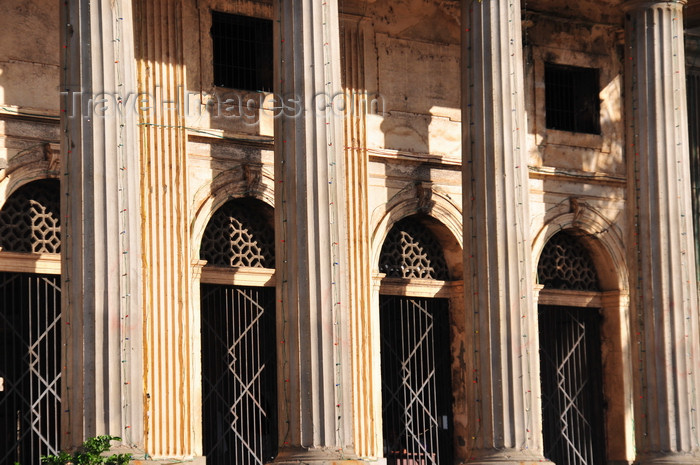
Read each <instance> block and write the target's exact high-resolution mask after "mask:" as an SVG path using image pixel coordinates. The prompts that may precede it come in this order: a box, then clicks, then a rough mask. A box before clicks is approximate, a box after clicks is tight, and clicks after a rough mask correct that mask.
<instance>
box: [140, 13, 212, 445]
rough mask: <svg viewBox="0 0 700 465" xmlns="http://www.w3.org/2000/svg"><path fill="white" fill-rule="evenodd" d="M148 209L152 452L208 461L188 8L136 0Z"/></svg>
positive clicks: (147, 385) (145, 301)
mask: <svg viewBox="0 0 700 465" xmlns="http://www.w3.org/2000/svg"><path fill="white" fill-rule="evenodd" d="M134 5H135V9H136V13H137V18H138V21H136V23H135V27H136V29H137V34H136V43H137V49H136V52H137V54H136V63H137V77H138V85H139V92H140V95H139V96H140V101H139V102H138V103H137V108H138V115H139V117H140V119H139V124H140V129H141V147H140V149H141V150H140V156H141V164H142V167H143V169H142V171H141V173H140V175H141V177H140V181H141V195H142V198H141V203H142V206H143V215H142V233H143V245H142V247H143V260H144V273H143V274H144V276H143V278H144V279H143V297H142V300H141V305H142V306H143V311H144V313H145V329H144V340H145V341H144V359H145V366H146V371H145V376H144V395H145V397H146V401H145V402H146V433H145V435H146V452H147V453H148V455H150V456H152V457H156V458H159V457H183V456H185V457H187V456H193V455H194V456H196V455H201V453H202V451H201V424H199V423H195V421H194V419H195V418H198V417H199V414H198V413H197V412H196V410H197V409H198V408H199V405H197V406H195V405H194V402H193V395H194V394H193V393H194V392H195V390H197V389H198V386H197V384H196V383H198V382H199V379H195V377H194V373H193V366H194V364H195V360H193V358H194V357H200V356H201V355H200V354H199V353H197V352H196V351H195V350H194V349H193V347H192V344H193V342H192V340H193V335H192V333H193V331H198V330H199V328H195V326H194V324H193V315H192V314H191V307H190V306H189V303H190V302H192V296H191V293H192V289H191V288H192V280H191V275H192V267H191V257H190V255H189V254H190V252H189V251H190V242H189V237H190V230H189V218H190V216H189V214H190V212H189V204H188V199H189V193H188V183H187V169H188V165H187V152H186V143H187V134H186V130H185V129H184V127H185V122H184V120H185V109H184V103H183V102H184V88H185V85H186V82H185V64H184V51H183V47H184V44H183V42H184V41H183V27H184V22H183V1H182V0H135V1H134Z"/></svg>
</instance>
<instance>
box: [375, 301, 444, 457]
mask: <svg viewBox="0 0 700 465" xmlns="http://www.w3.org/2000/svg"><path fill="white" fill-rule="evenodd" d="M379 315H380V331H381V340H382V360H381V363H382V403H383V404H382V405H383V408H382V418H383V423H384V448H385V451H384V456H385V457H386V458H387V464H388V465H437V464H450V463H452V433H451V430H452V415H451V404H452V388H451V382H450V345H449V344H450V342H449V341H450V331H449V319H448V301H447V300H446V299H418V298H408V297H398V296H380V313H379Z"/></svg>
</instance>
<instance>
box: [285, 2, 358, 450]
mask: <svg viewBox="0 0 700 465" xmlns="http://www.w3.org/2000/svg"><path fill="white" fill-rule="evenodd" d="M273 8H274V14H275V22H274V27H275V34H274V41H275V80H276V83H275V94H276V96H277V103H278V105H276V106H277V107H278V109H279V112H280V113H281V114H280V115H279V116H278V117H277V119H276V123H275V222H276V224H275V231H276V238H277V248H276V255H277V260H276V261H277V279H278V281H277V282H278V287H277V289H278V296H279V298H278V314H279V315H280V316H279V318H278V325H279V326H278V333H279V335H280V339H281V342H282V344H280V349H279V360H280V361H281V365H282V366H281V370H282V373H281V376H280V379H282V380H283V383H282V385H281V386H280V390H279V395H278V398H279V399H280V434H279V437H280V443H281V444H280V454H279V456H278V458H277V462H284V463H299V462H300V461H302V462H303V463H309V462H312V463H325V462H329V461H338V460H343V459H346V458H349V457H352V456H353V455H354V451H353V450H352V441H353V428H352V425H353V420H352V403H353V393H352V378H351V362H350V358H349V354H350V350H351V343H350V338H349V334H350V328H349V326H350V321H349V315H348V313H349V308H350V307H349V306H348V303H347V288H348V270H347V269H346V266H347V263H348V257H347V251H348V243H347V240H348V239H347V232H346V229H345V224H346V216H345V210H344V208H345V195H344V187H345V174H344V151H343V150H344V145H343V122H342V119H341V118H342V110H343V109H342V107H341V108H337V105H340V104H341V103H342V101H343V92H342V88H341V79H340V78H341V74H340V47H339V45H340V44H339V41H340V39H339V27H338V9H337V2H336V0H329V1H327V2H319V1H313V0H300V1H291V0H276V1H275V2H274V4H273ZM281 101H283V102H281ZM282 103H283V104H284V105H282Z"/></svg>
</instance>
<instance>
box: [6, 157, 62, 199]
mask: <svg viewBox="0 0 700 465" xmlns="http://www.w3.org/2000/svg"><path fill="white" fill-rule="evenodd" d="M49 165H50V162H49V161H45V160H41V161H36V162H32V163H27V164H24V165H21V166H18V167H8V168H6V169H5V170H0V206H2V205H4V204H5V202H6V201H7V199H8V198H9V197H10V196H11V195H12V194H13V193H15V192H16V191H17V190H18V189H19V188H21V187H22V186H24V185H25V184H29V183H30V182H32V181H39V180H42V179H58V172H57V171H55V170H51V169H50V167H49ZM11 168H12V169H11Z"/></svg>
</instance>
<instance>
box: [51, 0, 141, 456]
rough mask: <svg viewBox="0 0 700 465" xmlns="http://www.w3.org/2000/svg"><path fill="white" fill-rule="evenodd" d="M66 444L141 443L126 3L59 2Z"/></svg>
mask: <svg viewBox="0 0 700 465" xmlns="http://www.w3.org/2000/svg"><path fill="white" fill-rule="evenodd" d="M61 5H62V6H61V11H62V14H61V27H62V33H61V42H62V47H61V50H62V59H61V110H62V117H61V128H62V141H61V151H62V166H61V193H62V195H61V212H62V225H61V227H62V236H63V237H62V239H63V247H62V251H61V252H62V253H61V256H62V266H63V274H62V276H63V292H62V306H63V312H64V318H63V320H64V322H65V325H64V327H63V329H62V333H63V334H64V341H63V342H64V347H65V351H64V352H63V358H64V363H63V366H64V368H63V374H62V381H61V384H62V398H63V401H64V404H63V409H64V414H63V421H62V429H63V431H62V433H63V435H64V443H63V446H64V447H66V448H73V447H75V446H77V445H79V444H80V443H81V442H82V441H83V439H84V438H86V437H89V436H95V435H99V434H112V435H117V436H121V437H123V438H124V439H125V441H126V443H127V444H128V445H130V446H138V447H141V446H142V445H143V394H142V390H141V387H140V385H141V379H142V376H143V374H142V373H143V358H142V352H141V331H142V328H141V321H142V314H141V310H140V308H141V307H140V304H141V302H140V301H139V297H138V296H139V295H140V288H141V282H140V274H141V260H140V256H141V254H140V233H139V228H140V218H139V184H138V173H139V159H138V156H137V153H138V129H137V126H136V120H135V116H134V115H133V113H130V112H128V111H125V104H124V102H125V101H126V100H127V97H128V96H129V95H133V94H135V90H136V78H135V70H134V66H133V64H134V54H133V40H134V38H133V34H132V27H131V25H132V19H133V18H132V12H131V4H130V2H121V3H117V2H104V1H97V0H68V1H66V2H65V3H64V2H62V3H61Z"/></svg>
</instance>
